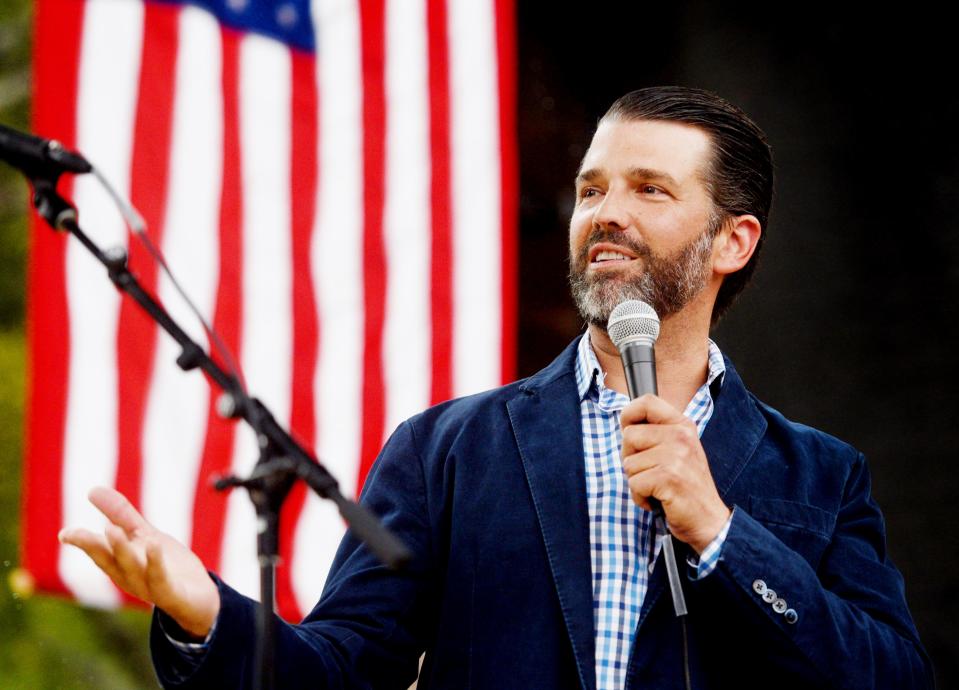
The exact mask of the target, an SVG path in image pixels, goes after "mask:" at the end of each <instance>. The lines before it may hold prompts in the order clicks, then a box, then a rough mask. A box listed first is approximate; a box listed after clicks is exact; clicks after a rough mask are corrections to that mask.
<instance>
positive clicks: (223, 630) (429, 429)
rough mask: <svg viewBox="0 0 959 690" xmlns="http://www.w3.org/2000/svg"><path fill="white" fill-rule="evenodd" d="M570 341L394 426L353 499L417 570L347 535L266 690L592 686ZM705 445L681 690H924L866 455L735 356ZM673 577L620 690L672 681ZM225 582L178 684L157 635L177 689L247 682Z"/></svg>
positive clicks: (657, 591) (234, 605) (926, 673)
mask: <svg viewBox="0 0 959 690" xmlns="http://www.w3.org/2000/svg"><path fill="white" fill-rule="evenodd" d="M575 348H576V343H575V342H574V343H572V344H571V345H570V346H569V347H568V348H566V350H565V351H564V352H563V353H562V354H561V355H560V356H559V358H557V359H556V361H554V362H553V363H552V364H550V365H549V366H548V367H547V368H546V369H544V370H542V371H541V372H539V373H537V374H536V375H534V376H532V377H531V378H529V379H526V380H523V381H520V382H517V383H514V384H511V385H508V386H505V387H503V388H499V389H496V390H493V391H489V392H486V393H482V394H479V395H474V396H471V397H467V398H463V399H459V400H454V401H451V402H448V403H444V404H442V405H439V406H437V407H434V408H431V409H429V410H427V411H425V412H423V413H422V414H420V415H417V416H416V417H413V418H412V419H410V420H409V421H407V422H405V423H404V424H402V425H401V426H400V427H399V428H398V429H397V430H396V432H395V433H394V434H393V436H392V437H391V438H390V440H389V442H388V443H387V444H386V446H385V447H384V449H383V451H382V452H381V454H380V457H379V458H378V460H377V462H376V464H375V466H374V468H373V470H372V472H371V474H370V477H369V479H368V481H367V483H366V487H365V489H364V492H363V497H362V500H363V502H364V503H366V504H367V505H368V506H370V507H371V508H372V509H373V510H374V511H375V512H376V513H378V514H379V515H380V516H381V517H382V519H383V520H384V522H385V523H386V525H387V526H389V527H390V528H391V529H392V530H393V531H394V532H396V533H397V534H398V535H399V536H400V537H401V538H402V539H403V540H405V542H406V543H407V544H408V545H409V546H410V548H411V549H412V551H413V553H414V554H415V556H414V560H413V565H412V567H411V568H409V569H408V570H406V571H404V572H402V573H394V572H390V571H387V570H385V569H384V568H383V567H382V566H380V565H379V563H378V562H377V561H376V559H375V558H374V557H373V556H372V555H371V554H370V553H369V552H368V551H367V550H366V549H365V548H364V547H363V546H361V545H360V544H358V543H357V542H356V541H355V540H354V539H353V538H352V537H351V535H350V534H347V536H346V537H345V538H344V540H343V543H342V544H341V546H340V549H339V551H338V553H337V557H336V560H335V563H334V565H333V568H332V570H331V572H330V575H329V578H328V580H327V583H326V588H325V590H324V593H323V596H322V597H321V599H320V601H319V603H318V604H317V605H316V608H315V609H314V610H313V611H312V612H311V613H310V615H309V616H307V618H306V619H305V620H304V622H303V623H301V624H300V625H298V626H292V625H287V624H285V623H284V624H281V629H280V631H279V643H278V662H277V666H278V673H279V682H278V687H281V688H300V687H303V688H306V687H309V688H318V687H326V688H401V689H405V688H407V687H408V686H409V685H410V683H412V682H413V680H414V679H415V678H416V675H417V661H418V659H419V657H420V655H421V653H422V652H424V651H425V652H426V656H425V660H424V663H423V668H422V673H421V675H420V681H419V688H420V690H426V689H428V688H455V689H457V690H461V689H466V688H473V689H476V690H479V689H486V688H490V689H496V690H505V689H509V688H523V689H529V688H544V689H552V688H581V689H584V690H595V687H596V679H595V666H594V664H595V661H594V647H595V641H594V632H593V595H592V584H591V583H592V577H591V569H590V568H591V566H590V546H589V545H590V538H589V531H588V514H587V507H586V494H585V479H584V467H583V443H582V433H581V426H580V409H579V400H578V396H577V391H576V382H575V376H574V357H575ZM702 442H703V445H704V447H705V450H706V454H707V456H708V458H709V463H710V467H711V469H712V473H713V477H714V479H715V481H716V486H717V487H718V489H719V492H720V495H721V496H722V497H723V499H724V500H725V501H726V503H727V504H729V505H730V506H735V507H736V510H735V514H734V517H733V521H732V524H731V526H730V529H729V534H728V537H727V540H726V543H725V546H724V549H723V556H722V560H721V561H720V563H719V565H718V567H717V569H716V570H715V571H714V572H713V573H712V574H710V575H709V576H708V577H706V578H704V579H702V580H699V581H691V580H690V581H688V582H685V583H684V584H685V591H686V598H687V603H688V606H689V616H688V629H689V659H690V670H691V674H692V685H693V687H695V688H789V687H804V688H830V687H836V688H856V689H863V688H896V689H897V690H901V689H903V688H925V687H931V686H932V684H933V680H932V670H931V666H930V663H929V660H928V657H927V656H926V653H925V651H924V650H923V648H922V646H921V644H920V642H919V638H918V635H917V633H916V629H915V626H914V624H913V622H912V619H911V617H910V615H909V611H908V609H907V606H906V601H905V597H904V592H903V582H902V577H901V576H900V574H899V572H898V571H897V570H896V569H895V567H894V566H893V565H892V563H891V562H890V561H889V558H888V556H887V554H886V546H885V534H884V527H883V520H882V516H881V515H880V512H879V509H878V507H877V506H876V504H875V503H874V502H873V500H872V498H871V497H870V493H869V476H868V473H867V469H866V465H865V462H864V459H863V457H862V455H861V454H860V453H859V452H857V451H856V450H855V449H853V448H852V447H850V446H848V445H846V444H844V443H842V442H840V441H838V440H836V439H834V438H832V437H830V436H828V435H826V434H823V433H821V432H819V431H816V430H813V429H810V428H808V427H804V426H801V425H799V424H794V423H792V422H789V421H787V420H786V419H784V418H783V417H782V416H781V415H780V414H779V413H777V412H776V411H775V410H773V409H770V408H769V407H767V406H766V405H763V404H762V403H760V402H759V401H757V400H756V399H755V398H754V397H753V396H752V395H751V394H750V393H749V392H748V391H747V390H746V388H745V387H744V386H743V383H742V381H741V379H740V378H739V376H738V374H737V373H736V371H735V369H734V368H733V366H732V364H731V363H730V362H729V361H728V360H727V362H726V376H725V380H724V382H723V386H722V389H721V391H720V392H719V393H718V395H717V396H716V400H715V411H714V413H713V417H712V419H711V421H710V422H709V425H708V426H707V428H706V431H705V433H704V435H703V438H702ZM679 546H680V547H681V550H680V555H684V554H683V552H682V547H684V545H682V544H680V545H679ZM664 570H665V568H664V567H663V564H662V562H661V560H660V561H658V562H657V563H656V564H655V567H654V570H653V573H652V576H651V582H650V585H649V590H648V592H647V594H646V598H645V600H644V603H643V609H642V613H641V615H640V619H639V624H638V629H637V632H636V636H635V642H634V645H633V649H632V653H631V657H630V662H629V671H628V678H627V687H628V688H682V687H684V685H683V650H682V632H681V627H680V624H679V622H678V621H677V619H676V618H675V616H674V614H673V611H672V604H671V601H670V597H669V595H668V591H667V590H668V587H667V583H666V578H665V573H664ZM757 581H761V582H762V583H763V584H764V585H765V588H766V589H768V590H773V591H775V593H776V595H777V596H778V598H781V599H784V600H785V601H786V603H787V605H788V607H789V608H790V609H792V610H794V611H795V612H796V614H797V616H796V617H795V620H794V622H789V621H790V620H792V619H793V616H792V615H790V616H789V617H788V620H787V617H786V616H784V615H783V614H782V613H779V612H777V611H775V610H774V609H773V607H772V606H771V604H769V603H767V602H766V601H765V600H764V599H763V598H762V596H761V595H760V593H759V591H757V590H762V589H763V587H762V586H761V585H759V584H758V583H757ZM218 584H219V587H220V595H221V598H222V610H221V613H220V617H219V619H218V622H217V627H216V632H215V634H214V636H213V638H212V640H211V643H210V645H211V646H210V648H209V651H208V652H207V654H206V656H205V657H204V659H203V661H202V663H201V664H200V665H199V667H198V668H197V669H196V670H195V671H193V672H192V673H191V674H190V675H189V676H188V677H187V678H186V679H185V680H184V681H183V682H182V683H179V684H178V683H177V682H176V681H177V675H176V673H175V672H174V670H173V669H174V668H175V665H176V659H177V655H176V652H175V651H174V650H173V649H172V647H171V646H170V645H169V643H168V642H167V641H166V639H165V637H164V636H163V634H162V632H161V631H160V630H159V629H158V627H157V625H156V622H154V627H153V631H152V633H151V644H152V649H153V654H154V661H155V664H156V669H157V673H158V676H159V678H160V680H161V682H163V683H164V684H165V685H167V686H168V687H198V688H213V687H244V686H248V685H249V684H250V683H251V674H252V659H253V649H254V630H255V628H254V613H255V604H254V603H253V602H251V601H250V600H248V599H246V598H244V597H242V596H240V595H239V594H238V593H236V592H235V591H234V590H232V589H230V588H229V587H228V586H227V585H225V584H223V583H222V582H219V581H218ZM664 592H665V596H664ZM780 608H782V606H781V605H780Z"/></svg>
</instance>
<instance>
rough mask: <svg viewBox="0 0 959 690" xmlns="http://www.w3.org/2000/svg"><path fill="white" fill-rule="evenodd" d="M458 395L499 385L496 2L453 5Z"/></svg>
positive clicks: (455, 381) (455, 373)
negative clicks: (494, 3)
mask: <svg viewBox="0 0 959 690" xmlns="http://www.w3.org/2000/svg"><path fill="white" fill-rule="evenodd" d="M447 8H448V11H449V17H448V22H447V24H448V32H449V55H450V77H451V78H450V120H451V132H452V136H451V139H452V142H453V165H452V168H453V228H454V232H453V254H454V259H453V265H454V272H453V285H454V287H453V294H454V299H453V323H454V324H455V325H454V331H453V393H454V395H457V396H459V395H465V394H468V393H473V392H475V391H478V390H483V389H485V388H492V387H494V386H497V385H499V384H500V383H501V381H500V376H501V374H500V368H501V367H500V342H501V339H502V313H501V312H502V304H501V303H502V295H501V284H502V283H501V276H502V273H501V270H502V267H501V254H502V247H501V242H502V230H501V227H500V226H501V213H500V186H499V185H500V155H501V152H500V136H499V93H498V82H497V54H496V35H495V26H496V25H495V18H494V7H493V0H474V1H471V2H449V3H447Z"/></svg>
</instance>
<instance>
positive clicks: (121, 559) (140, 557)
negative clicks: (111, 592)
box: [104, 525, 147, 597]
mask: <svg viewBox="0 0 959 690" xmlns="http://www.w3.org/2000/svg"><path fill="white" fill-rule="evenodd" d="M104 533H105V534H106V538H107V543H108V544H109V545H110V548H111V549H113V560H114V561H116V564H117V568H118V569H119V570H120V572H121V573H123V576H124V579H125V581H126V583H127V588H128V590H132V591H131V594H135V595H136V596H138V597H142V596H143V594H142V592H143V582H144V579H145V577H146V572H145V571H146V560H147V559H146V551H145V549H144V545H143V543H142V542H141V541H136V540H133V539H130V537H129V536H128V535H127V533H126V532H124V531H123V530H122V529H120V528H119V527H117V526H116V525H107V526H106V528H105V529H104Z"/></svg>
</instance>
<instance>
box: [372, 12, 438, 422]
mask: <svg viewBox="0 0 959 690" xmlns="http://www.w3.org/2000/svg"><path fill="white" fill-rule="evenodd" d="M426 20H427V14H426V3H425V2H424V1H423V0H388V1H387V3H386V91H387V152H386V214H385V221H384V228H383V230H384V236H385V244H386V254H387V261H388V265H389V269H388V270H387V280H388V283H387V292H386V324H385V329H384V342H383V358H384V360H385V361H384V365H385V367H384V369H385V372H384V373H385V376H384V379H385V385H386V395H385V400H386V424H385V426H384V429H383V432H384V441H385V440H386V438H387V437H388V436H389V435H390V434H391V433H392V431H393V429H394V428H396V426H397V425H398V424H399V423H400V422H402V421H403V420H404V419H406V418H407V417H409V416H411V415H413V414H415V413H417V412H419V411H420V410H422V409H424V408H425V407H426V406H427V405H429V403H430V370H431V349H430V346H431V339H430V333H431V325H430V239H431V234H430V233H431V225H430V218H431V208H430V163H431V158H430V130H429V123H430V100H429V99H430V96H429V83H428V80H427V76H428V74H429V68H428V65H427V59H428V43H427V35H426V26H427V23H426Z"/></svg>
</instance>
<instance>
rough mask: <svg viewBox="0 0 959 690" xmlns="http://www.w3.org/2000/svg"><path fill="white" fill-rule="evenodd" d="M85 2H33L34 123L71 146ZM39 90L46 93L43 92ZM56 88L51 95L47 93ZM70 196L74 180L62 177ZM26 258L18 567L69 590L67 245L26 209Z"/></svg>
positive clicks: (48, 585) (49, 587) (45, 584)
mask: <svg viewBox="0 0 959 690" xmlns="http://www.w3.org/2000/svg"><path fill="white" fill-rule="evenodd" d="M83 8H84V3H83V2H80V1H79V0H70V1H65V0H36V3H35V13H34V19H33V22H34V24H33V27H34V34H33V35H34V44H33V103H34V110H33V129H34V130H35V131H36V132H37V133H38V134H40V135H41V136H44V137H55V138H57V139H59V140H60V141H61V142H63V144H64V145H66V146H67V147H68V148H73V147H74V146H75V145H76V108H75V104H76V102H77V89H78V83H79V66H80V44H81V40H80V37H81V36H82V35H83ZM40 94H46V95H47V97H44V98H41V97H40ZM49 94H56V98H54V97H51V96H49ZM59 190H60V193H61V194H62V195H63V196H65V197H67V198H70V197H71V196H72V191H73V183H72V178H70V177H69V176H68V177H67V178H65V179H63V180H62V181H61V182H60V186H59ZM30 220H31V223H30V256H29V259H28V263H27V284H28V289H27V323H26V327H27V329H26V330H27V405H26V434H25V445H26V453H25V458H26V460H25V474H24V476H25V481H24V487H23V515H24V518H25V519H24V521H23V537H22V539H21V541H20V543H21V545H22V549H23V553H22V556H23V565H24V567H25V568H26V569H27V570H28V571H30V572H31V573H32V574H33V575H34V577H36V578H37V586H38V587H39V588H40V589H42V590H44V591H47V592H62V593H67V588H66V586H65V585H64V584H63V581H62V580H61V579H60V575H59V571H58V568H57V563H58V560H59V556H60V550H59V549H58V548H57V541H56V540H57V532H58V531H59V530H60V528H61V526H62V522H63V487H62V475H63V446H64V433H65V430H66V417H67V384H68V381H69V368H70V343H69V335H70V328H69V309H68V304H67V287H66V280H67V271H66V246H67V245H66V243H67V241H68V240H69V237H68V236H67V235H65V234H63V233H55V232H54V231H53V230H52V229H50V227H49V226H48V225H47V224H46V223H45V222H44V221H42V220H41V219H40V217H39V216H37V215H36V214H35V213H31V214H30Z"/></svg>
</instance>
